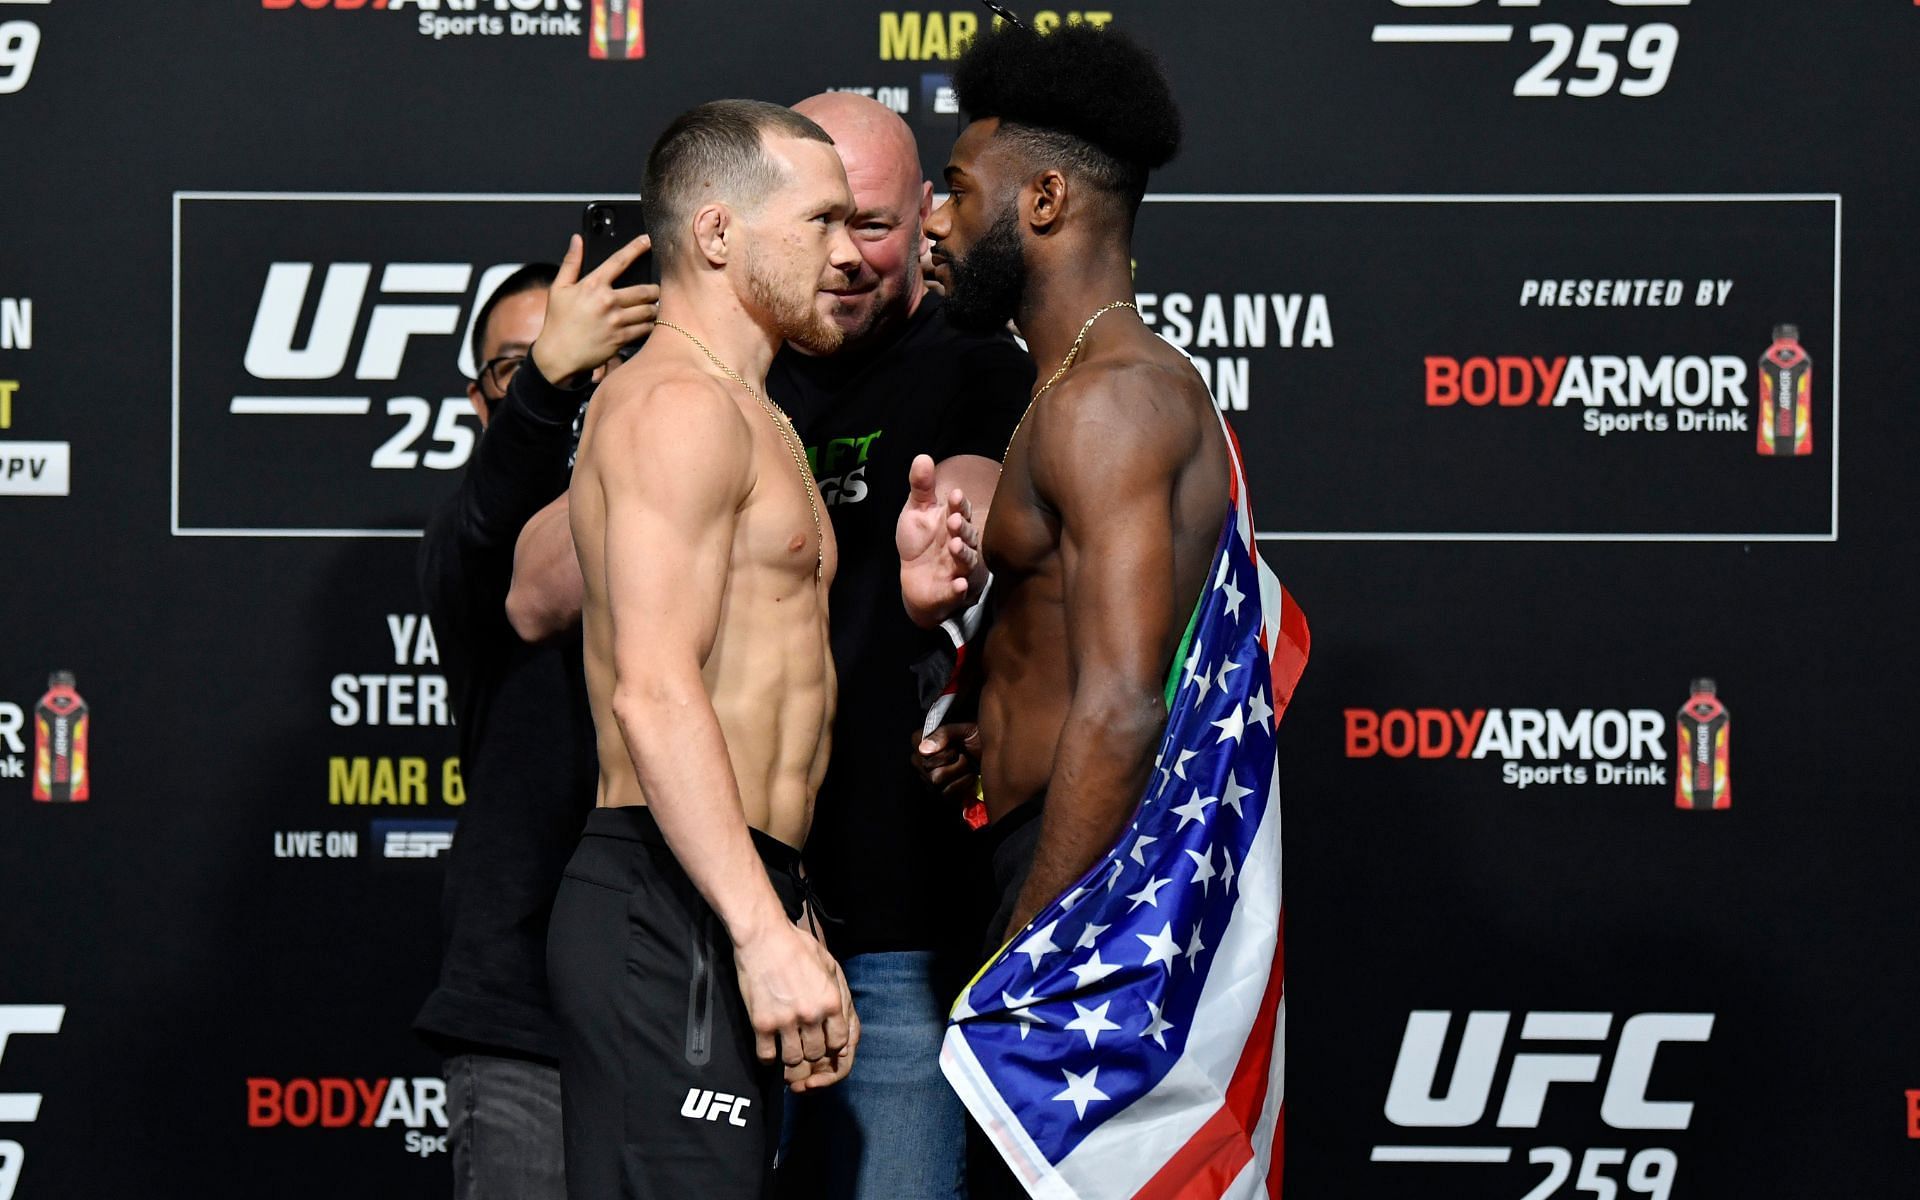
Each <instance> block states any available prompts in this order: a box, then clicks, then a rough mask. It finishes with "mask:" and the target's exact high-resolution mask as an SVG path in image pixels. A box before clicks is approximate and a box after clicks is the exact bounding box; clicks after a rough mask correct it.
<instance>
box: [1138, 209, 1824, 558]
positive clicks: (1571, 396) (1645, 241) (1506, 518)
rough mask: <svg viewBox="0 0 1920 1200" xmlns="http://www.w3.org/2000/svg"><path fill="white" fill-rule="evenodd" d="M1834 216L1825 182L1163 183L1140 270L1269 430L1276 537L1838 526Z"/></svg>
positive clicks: (1719, 532) (1248, 430) (1237, 414)
mask: <svg viewBox="0 0 1920 1200" xmlns="http://www.w3.org/2000/svg"><path fill="white" fill-rule="evenodd" d="M1839 221H1840V202H1839V199H1838V197H1833V196H1821V197H1800V196H1739V197H1735V196H1729V197H1692V196H1636V197H1624V196H1623V197H1607V196H1588V197H1580V196H1344V197H1314V196H1252V195H1243V196H1236V195H1219V196H1179V195H1159V196H1152V197H1149V199H1148V203H1147V204H1146V206H1145V207H1144V208H1143V210H1142V212H1141V215H1140V227H1139V235H1138V237H1137V239H1136V248H1137V254H1138V265H1137V270H1136V275H1135V286H1136V288H1137V290H1138V292H1139V293H1140V295H1139V300H1140V305H1141V315H1142V318H1143V319H1145V320H1146V321H1147V322H1148V324H1149V325H1151V326H1153V327H1154V328H1155V329H1156V330H1158V332H1159V333H1160V335H1161V336H1162V337H1165V338H1166V339H1167V340H1168V341H1170V342H1172V343H1173V344H1175V345H1177V346H1179V347H1181V348H1182V349H1184V350H1186V351H1187V352H1188V353H1189V354H1190V355H1192V356H1193V357H1194V359H1195V365H1196V366H1198V367H1199V368H1200V370H1201V373H1202V374H1203V375H1205V376H1206V377H1207V378H1208V380H1209V382H1210V384H1211V385H1212V387H1213V390H1214V395H1215V398H1216V400H1217V401H1218V402H1219V403H1220V405H1221V407H1222V408H1224V409H1227V410H1229V411H1230V412H1231V413H1232V414H1233V417H1234V424H1235V428H1236V429H1237V431H1238V432H1239V434H1240V437H1241V438H1242V440H1243V441H1244V442H1245V443H1247V444H1248V445H1251V446H1255V447H1258V451H1257V453H1250V454H1249V455H1248V468H1249V470H1250V472H1251V473H1252V483H1253V487H1254V491H1255V494H1256V495H1257V496H1259V497H1260V498H1261V511H1262V513H1263V514H1265V519H1266V520H1267V521H1268V522H1270V523H1271V525H1270V527H1269V528H1268V529H1267V530H1263V531H1262V536H1264V537H1273V538H1297V539H1317V540H1322V539H1323V540H1347V539H1353V540H1521V541H1540V540H1602V541H1606V540H1623V541H1637V540H1661V541H1762V540H1777V541H1830V540H1834V539H1835V538H1836V537H1837V536H1838V528H1839V526H1838V518H1839V512H1838V497H1839V490H1838V488H1839V461H1840V460H1839V429H1838V395H1839V384H1838V377H1839V372H1838V365H1839V364H1838V358H1839V310H1838V307H1837V294H1838V292H1837V284H1838V275H1839V261H1838V249H1839V237H1840V224H1839ZM1195 228H1209V229H1231V230H1233V237H1232V238H1230V239H1222V240H1219V241H1217V243H1211V244H1218V245H1221V246H1223V247H1226V248H1227V252H1226V253H1222V254H1218V255H1210V254H1198V253H1196V252H1195V249H1194V247H1195V246H1196V245H1207V244H1210V243H1208V242H1207V241H1206V240H1205V239H1201V240H1199V241H1198V242H1196V240H1195V238H1194V235H1193V233H1192V232H1191V230H1193V229H1195ZM1249 245H1257V246H1259V247H1261V253H1259V254H1248V253H1246V252H1245V247H1246V246H1249ZM1763 428H1765V429H1769V430H1773V431H1775V434H1773V435H1769V434H1763V433H1762V429H1763ZM1469 466H1470V468H1471V470H1470V474H1471V479H1472V485H1471V486H1462V479H1463V475H1462V472H1463V470H1465V469H1467V468H1468V467H1469Z"/></svg>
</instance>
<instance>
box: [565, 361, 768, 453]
mask: <svg viewBox="0 0 1920 1200" xmlns="http://www.w3.org/2000/svg"><path fill="white" fill-rule="evenodd" d="M637 366H638V364H634V365H630V366H628V367H624V368H622V369H620V370H618V371H615V372H614V373H613V374H612V375H609V376H608V377H607V380H606V382H605V383H603V384H601V385H600V390H599V391H598V392H597V393H596V394H595V395H594V398H593V405H592V409H591V410H590V411H591V413H592V422H591V427H590V429H589V440H588V445H587V446H586V447H584V448H583V456H584V455H588V454H590V455H591V456H592V457H593V458H594V459H596V460H597V461H598V462H599V463H600V465H601V466H602V467H603V468H604V467H606V466H607V465H610V463H612V462H614V461H619V462H623V463H625V464H627V465H628V466H629V468H630V469H633V470H639V469H642V468H643V467H644V468H646V469H648V470H651V469H654V468H661V469H664V470H666V471H667V473H669V474H672V475H675V476H682V475H684V473H685V472H686V471H688V470H724V469H726V468H728V467H734V468H738V469H744V468H745V467H746V466H747V465H748V464H750V462H751V460H752V457H753V435H752V432H751V431H750V430H749V429H748V428H747V423H746V420H745V418H744V417H742V415H741V413H740V407H739V405H738V404H736V403H735V402H734V399H733V397H732V396H731V395H729V394H728V392H727V389H726V387H725V385H723V384H722V383H721V382H720V381H719V380H716V379H714V378H713V377H712V376H711V375H708V374H706V373H704V372H701V371H694V370H687V369H678V368H666V369H661V368H653V369H644V368H642V369H636V367H637Z"/></svg>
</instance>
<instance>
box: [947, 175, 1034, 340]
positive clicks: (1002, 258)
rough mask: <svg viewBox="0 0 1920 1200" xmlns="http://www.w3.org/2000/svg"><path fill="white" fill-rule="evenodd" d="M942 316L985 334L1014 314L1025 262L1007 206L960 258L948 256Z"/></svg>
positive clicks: (1021, 293)
mask: <svg viewBox="0 0 1920 1200" xmlns="http://www.w3.org/2000/svg"><path fill="white" fill-rule="evenodd" d="M948 263H949V266H948V273H949V278H951V279H952V281H953V286H951V287H949V288H948V289H947V307H946V313H947V320H949V321H951V322H953V324H955V325H956V326H958V327H960V328H961V329H966V330H971V331H974V332H978V333H985V332H989V331H992V330H995V329H999V328H1001V327H1003V326H1005V325H1006V323H1007V322H1008V321H1011V320H1013V318H1014V317H1015V316H1017V315H1018V314H1019V312H1020V300H1021V297H1022V296H1024V295H1025V294H1026V290H1027V260H1026V257H1025V255H1023V254H1022V253H1021V248H1020V228H1019V223H1018V220H1017V219H1016V217H1015V214H1014V210H1013V206H1012V205H1008V206H1007V207H1006V208H1005V209H1003V210H1001V213H1000V215H999V216H998V217H995V218H994V221H993V224H992V226H990V227H989V228H988V229H987V232H986V234H985V236H983V237H982V238H981V239H980V240H979V241H978V242H976V243H974V245H973V248H972V249H970V250H968V251H967V254H966V257H965V258H954V259H949V260H948Z"/></svg>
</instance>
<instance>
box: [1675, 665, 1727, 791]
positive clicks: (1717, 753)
mask: <svg viewBox="0 0 1920 1200" xmlns="http://www.w3.org/2000/svg"><path fill="white" fill-rule="evenodd" d="M1691 690H1692V693H1693V694H1692V695H1691V696H1690V697H1688V699H1687V703H1686V704H1685V706H1684V707H1682V708H1681V709H1680V719H1679V723H1678V733H1677V735H1676V736H1677V738H1678V741H1679V749H1678V750H1677V751H1676V752H1675V754H1674V762H1675V764H1676V768H1677V770H1678V776H1677V780H1678V782H1677V787H1676V790H1675V792H1674V798H1673V802H1674V804H1675V805H1676V806H1678V807H1680V808H1704V809H1716V808H1731V807H1733V781H1732V778H1731V772H1730V768H1729V766H1728V761H1729V758H1728V736H1727V731H1728V729H1729V727H1730V726H1731V723H1732V722H1731V720H1730V719H1729V718H1728V716H1727V706H1726V705H1724V704H1722V703H1720V696H1719V689H1718V688H1717V687H1715V686H1714V682H1713V680H1711V679H1696V680H1694V681H1693V687H1692V689H1691Z"/></svg>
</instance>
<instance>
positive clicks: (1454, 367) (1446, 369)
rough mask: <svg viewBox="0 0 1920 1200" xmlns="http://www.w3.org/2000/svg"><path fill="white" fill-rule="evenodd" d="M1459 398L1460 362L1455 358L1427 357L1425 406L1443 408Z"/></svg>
mask: <svg viewBox="0 0 1920 1200" xmlns="http://www.w3.org/2000/svg"><path fill="white" fill-rule="evenodd" d="M1459 399H1460V363H1459V360H1457V359H1452V358H1436V357H1429V358H1428V359H1427V406H1428V407H1429V408H1445V407H1446V406H1447V405H1449V404H1453V403H1454V402H1456V401H1458V400H1459Z"/></svg>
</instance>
